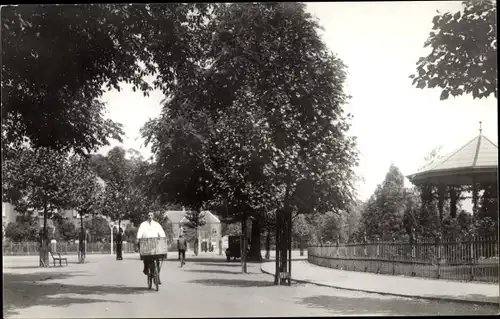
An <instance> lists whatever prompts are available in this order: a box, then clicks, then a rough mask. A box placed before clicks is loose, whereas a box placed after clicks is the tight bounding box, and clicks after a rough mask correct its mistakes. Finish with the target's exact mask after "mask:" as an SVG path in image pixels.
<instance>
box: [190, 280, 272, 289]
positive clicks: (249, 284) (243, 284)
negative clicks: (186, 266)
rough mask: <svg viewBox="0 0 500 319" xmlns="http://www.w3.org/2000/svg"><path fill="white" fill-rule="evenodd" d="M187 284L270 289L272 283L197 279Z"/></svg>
mask: <svg viewBox="0 0 500 319" xmlns="http://www.w3.org/2000/svg"><path fill="white" fill-rule="evenodd" d="M189 283H193V284H200V285H205V286H224V287H242V288H245V287H271V286H274V283H273V282H271V281H262V280H244V279H215V278H214V279H197V280H191V281H189Z"/></svg>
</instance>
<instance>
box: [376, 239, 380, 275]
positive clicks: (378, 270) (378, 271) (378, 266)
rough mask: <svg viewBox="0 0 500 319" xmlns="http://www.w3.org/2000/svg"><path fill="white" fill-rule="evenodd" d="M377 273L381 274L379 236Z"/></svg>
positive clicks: (378, 240)
mask: <svg viewBox="0 0 500 319" xmlns="http://www.w3.org/2000/svg"><path fill="white" fill-rule="evenodd" d="M375 240H376V241H377V274H380V238H379V237H378V236H377V238H376V239H375Z"/></svg>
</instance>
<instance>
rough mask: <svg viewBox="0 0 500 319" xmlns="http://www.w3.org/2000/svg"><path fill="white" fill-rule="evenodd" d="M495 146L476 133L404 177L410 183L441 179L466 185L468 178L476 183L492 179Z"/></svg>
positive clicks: (495, 172)
mask: <svg viewBox="0 0 500 319" xmlns="http://www.w3.org/2000/svg"><path fill="white" fill-rule="evenodd" d="M497 172H498V146H497V145H496V144H495V143H493V142H492V141H491V140H490V139H488V138H487V137H485V136H483V135H482V134H481V132H480V134H479V135H478V136H477V137H475V138H473V139H472V140H470V141H469V142H468V143H466V144H465V145H463V146H462V147H460V148H459V149H457V150H455V151H453V152H451V153H449V154H447V155H446V156H444V157H442V158H440V159H439V160H437V161H435V162H434V163H431V164H430V165H428V166H427V167H424V168H423V169H421V170H420V171H419V172H417V173H415V174H412V175H409V176H407V177H408V178H409V179H410V180H411V181H412V182H423V181H431V182H438V183H439V182H441V183H444V184H457V185H467V184H471V183H472V178H474V179H475V180H476V181H477V182H488V181H490V182H492V181H496V175H497Z"/></svg>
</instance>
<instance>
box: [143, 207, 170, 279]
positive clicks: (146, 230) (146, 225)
mask: <svg viewBox="0 0 500 319" xmlns="http://www.w3.org/2000/svg"><path fill="white" fill-rule="evenodd" d="M153 218H154V214H153V213H148V220H146V221H144V222H142V223H141V225H140V226H139V230H137V245H139V239H141V238H153V237H167V236H166V235H165V231H164V230H163V227H161V225H160V224H158V223H157V222H156V221H154V220H153ZM142 259H143V261H144V270H143V271H142V272H143V273H144V274H145V275H148V274H149V273H148V271H149V265H150V264H151V258H148V256H144V257H143V258H142ZM158 268H159V267H158Z"/></svg>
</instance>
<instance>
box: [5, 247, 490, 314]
mask: <svg viewBox="0 0 500 319" xmlns="http://www.w3.org/2000/svg"><path fill="white" fill-rule="evenodd" d="M124 257H125V259H124V260H122V261H116V260H115V259H114V257H112V256H109V255H93V256H89V263H87V264H84V265H81V264H76V263H74V261H76V257H74V258H72V257H70V264H69V266H68V267H63V268H58V267H56V268H49V269H40V268H38V267H37V264H36V258H33V257H4V316H5V317H11V318H18V317H23V318H56V317H57V318H76V317H79V318H89V317H128V318H130V317H242V316H243V317H244V316H335V315H367V314H369V315H420V314H460V315H464V314H496V313H498V308H497V307H491V306H477V305H470V304H459V303H450V302H436V301H423V300H413V299H409V298H398V297H390V296H382V295H376V294H368V293H361V292H352V291H344V290H338V289H333V288H327V287H318V286H314V285H308V284H296V285H294V286H292V287H284V286H281V287H276V286H273V282H272V281H273V280H272V277H271V276H269V275H266V274H263V273H261V272H260V264H257V263H253V264H250V265H249V269H248V270H249V273H248V274H241V273H239V271H240V265H239V263H237V262H231V263H227V262H226V261H225V260H224V259H222V257H218V256H216V255H210V256H206V258H199V259H198V260H193V259H189V260H188V263H187V264H186V266H185V267H184V268H182V269H181V268H180V267H179V264H178V262H177V260H174V259H173V258H175V257H174V256H171V255H169V257H170V258H171V259H169V260H167V261H165V262H164V263H163V268H162V281H163V285H162V286H161V287H160V291H159V292H156V291H149V290H147V287H146V277H145V276H144V275H143V274H142V264H141V261H140V260H139V259H138V256H137V255H125V256H124Z"/></svg>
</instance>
